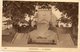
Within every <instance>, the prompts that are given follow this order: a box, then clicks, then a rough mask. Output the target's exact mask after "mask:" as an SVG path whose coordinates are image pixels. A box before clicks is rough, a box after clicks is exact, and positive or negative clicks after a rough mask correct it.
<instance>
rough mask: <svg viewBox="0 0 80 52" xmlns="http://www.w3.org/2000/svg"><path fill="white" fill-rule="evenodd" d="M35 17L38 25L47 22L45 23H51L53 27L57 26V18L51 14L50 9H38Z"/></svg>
mask: <svg viewBox="0 0 80 52" xmlns="http://www.w3.org/2000/svg"><path fill="white" fill-rule="evenodd" d="M37 16H38V23H42V22H43V21H47V23H51V24H52V25H53V26H54V27H55V26H56V25H57V17H56V16H55V15H54V14H53V13H52V10H51V9H38V14H37ZM45 23H46V22H45Z"/></svg>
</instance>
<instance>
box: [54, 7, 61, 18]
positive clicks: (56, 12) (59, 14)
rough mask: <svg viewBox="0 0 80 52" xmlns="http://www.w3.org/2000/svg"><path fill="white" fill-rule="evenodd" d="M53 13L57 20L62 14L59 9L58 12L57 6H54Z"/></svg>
mask: <svg viewBox="0 0 80 52" xmlns="http://www.w3.org/2000/svg"><path fill="white" fill-rule="evenodd" d="M52 13H53V14H54V15H55V16H56V17H57V19H59V18H60V17H61V14H62V12H60V11H59V10H58V9H57V10H56V8H55V6H52Z"/></svg>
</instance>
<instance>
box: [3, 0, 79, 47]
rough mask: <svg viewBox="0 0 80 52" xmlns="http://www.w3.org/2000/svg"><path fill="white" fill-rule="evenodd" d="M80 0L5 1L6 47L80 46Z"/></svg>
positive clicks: (4, 43)
mask: <svg viewBox="0 0 80 52" xmlns="http://www.w3.org/2000/svg"><path fill="white" fill-rule="evenodd" d="M78 7H79V3H78V2H51V1H49V2H47V1H3V5H2V47H53V48H77V47H78V10H79V9H78Z"/></svg>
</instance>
